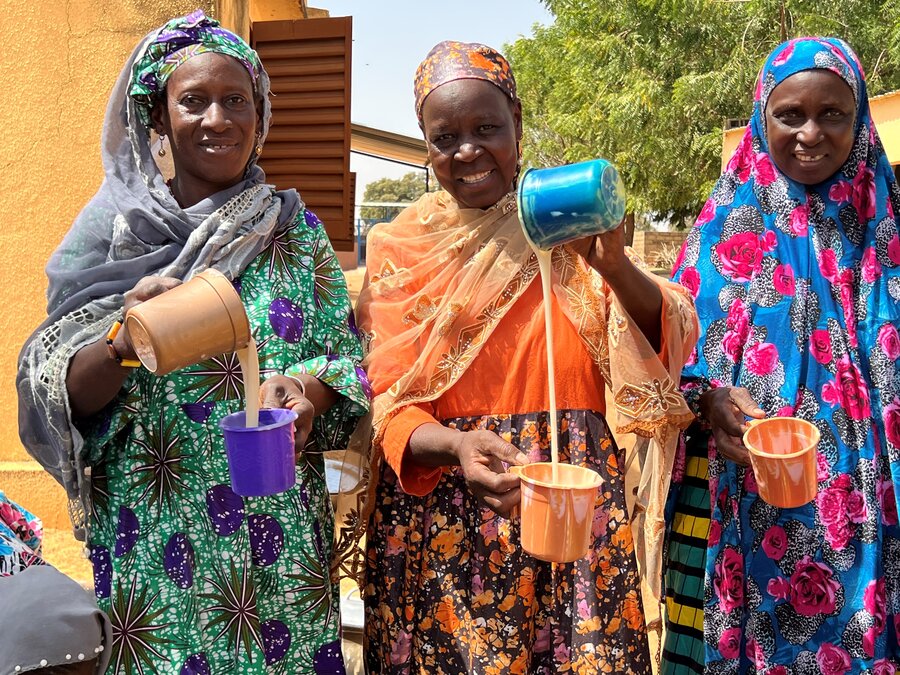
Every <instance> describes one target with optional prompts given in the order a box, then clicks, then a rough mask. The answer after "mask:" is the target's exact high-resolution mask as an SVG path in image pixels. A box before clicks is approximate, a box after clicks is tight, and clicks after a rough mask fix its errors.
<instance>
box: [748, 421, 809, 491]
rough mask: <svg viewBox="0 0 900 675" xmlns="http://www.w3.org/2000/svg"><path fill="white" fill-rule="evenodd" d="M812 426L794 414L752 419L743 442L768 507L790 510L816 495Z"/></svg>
mask: <svg viewBox="0 0 900 675" xmlns="http://www.w3.org/2000/svg"><path fill="white" fill-rule="evenodd" d="M819 438H820V434H819V430H818V429H817V428H816V425H815V424H813V423H812V422H807V421H806V420H801V419H797V418H796V417H770V418H768V419H764V420H752V421H751V422H750V428H749V429H747V431H745V432H744V445H745V446H746V447H747V450H749V451H750V463H751V465H752V466H753V473H754V475H755V476H756V484H757V486H758V487H759V496H760V497H762V498H763V500H765V501H766V502H768V503H769V504H771V505H772V506H778V507H780V508H784V509H790V508H794V507H797V506H803V505H804V504H808V503H809V502H811V501H812V500H813V499H815V498H816V490H817V488H818V480H817V477H816V468H817V467H816V448H817V447H818V445H819Z"/></svg>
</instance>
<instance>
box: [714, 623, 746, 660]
mask: <svg viewBox="0 0 900 675" xmlns="http://www.w3.org/2000/svg"><path fill="white" fill-rule="evenodd" d="M740 650H741V629H740V628H726V629H725V630H724V631H722V636H721V637H720V638H719V653H720V654H721V655H722V658H725V659H736V658H737V657H738V654H740V653H741V651H740Z"/></svg>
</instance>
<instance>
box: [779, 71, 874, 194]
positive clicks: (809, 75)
mask: <svg viewBox="0 0 900 675" xmlns="http://www.w3.org/2000/svg"><path fill="white" fill-rule="evenodd" d="M855 122H856V101H855V100H854V98H853V91H852V90H851V89H850V87H849V86H848V85H847V83H846V82H844V80H842V79H841V78H840V77H839V76H838V75H836V74H835V73H832V72H831V71H830V70H822V69H816V70H803V71H800V72H799V73H794V74H793V75H791V76H790V77H788V78H787V79H786V80H784V81H783V82H782V83H781V84H779V85H778V86H777V87H775V89H773V90H772V93H771V94H770V95H769V101H768V103H767V104H766V140H767V141H768V143H769V154H770V155H771V157H772V161H774V162H775V165H776V166H777V167H778V168H779V169H780V170H781V171H782V173H784V174H785V175H786V176H788V178H791V179H793V180H795V181H797V182H798V183H802V184H804V185H816V184H817V183H821V182H822V181H825V180H828V179H829V178H831V176H833V175H834V174H835V173H837V171H838V170H839V169H840V168H841V166H843V164H844V162H846V161H847V158H848V157H849V156H850V151H851V150H852V149H853V140H854V129H855V126H856V124H855Z"/></svg>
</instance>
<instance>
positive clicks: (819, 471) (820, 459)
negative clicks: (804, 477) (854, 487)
mask: <svg viewBox="0 0 900 675" xmlns="http://www.w3.org/2000/svg"><path fill="white" fill-rule="evenodd" d="M830 475H831V467H830V466H828V459H826V457H825V455H823V454H822V453H821V452H817V453H816V482H818V483H822V482H823V481H826V480H828V476H830Z"/></svg>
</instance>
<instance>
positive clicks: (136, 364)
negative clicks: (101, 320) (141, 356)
mask: <svg viewBox="0 0 900 675" xmlns="http://www.w3.org/2000/svg"><path fill="white" fill-rule="evenodd" d="M124 323H125V318H124V317H119V318H118V319H117V320H116V322H115V323H114V324H113V325H112V327H110V329H109V332H108V333H107V334H106V351H107V352H109V358H111V359H112V360H113V361H115V362H116V363H118V364H119V365H120V366H122V367H123V368H140V367H141V362H140V361H135V360H134V359H123V358H122V357H121V356H119V352H118V351H117V350H116V346H115V345H114V344H113V340H115V339H116V335H118V334H119V331H120V330H122V324H124Z"/></svg>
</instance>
